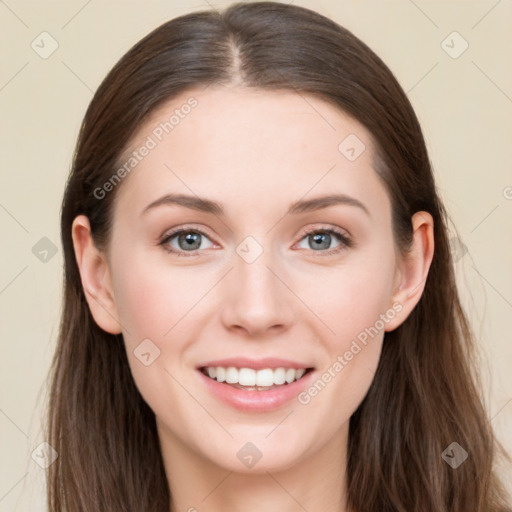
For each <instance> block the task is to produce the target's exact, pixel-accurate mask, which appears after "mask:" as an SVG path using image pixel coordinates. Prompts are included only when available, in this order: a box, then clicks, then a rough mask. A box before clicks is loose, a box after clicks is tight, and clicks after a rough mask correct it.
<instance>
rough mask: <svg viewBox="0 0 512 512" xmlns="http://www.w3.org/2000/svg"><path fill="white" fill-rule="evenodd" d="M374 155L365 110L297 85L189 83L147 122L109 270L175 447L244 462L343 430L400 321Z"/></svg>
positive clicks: (288, 462) (322, 442)
mask: <svg viewBox="0 0 512 512" xmlns="http://www.w3.org/2000/svg"><path fill="white" fill-rule="evenodd" d="M191 98H193V99H191ZM187 104H188V105H189V106H190V108H186V107H183V106H184V105H187ZM176 109H177V110H178V111H176ZM173 114H174V116H175V117H174V119H171V116H172V115H173ZM166 122H167V123H168V124H165V123H166ZM363 144H364V146H363ZM143 146H145V147H146V148H148V149H147V151H146V150H142V149H141V148H142V147H143ZM134 151H136V152H137V154H136V155H135V156H134V153H133V152H134ZM130 155H131V157H132V158H135V159H136V160H132V161H131V164H133V166H131V165H130V162H129V158H130ZM373 155H374V148H373V146H372V141H371V139H370V135H369V133H368V132H367V131H366V130H365V129H364V128H363V127H362V126H361V125H360V124H359V123H358V122H356V121H354V120H353V119H351V118H349V117H347V116H346V115H344V114H343V113H342V112H340V111H339V110H337V109H336V108H335V107H333V106H331V105H329V104H328V103H325V102H323V101H321V100H319V99H315V98H314V97H312V96H301V95H298V94H295V93H293V92H289V91H285V92H278V91H272V92H267V91H260V90H254V89H252V90H248V89H242V88H228V87H224V88H221V87H209V88H207V89H206V90H203V91H201V90H194V91H189V92H187V93H184V94H182V95H181V96H179V97H177V98H174V99H173V100H172V101H169V102H168V103H166V104H165V105H164V106H162V107H161V108H159V109H158V110H157V111H155V112H154V113H153V114H152V115H151V117H150V118H149V119H148V120H147V121H146V122H145V124H144V125H143V126H142V127H141V128H140V130H139V131H138V133H137V135H136V136H135V137H134V139H133V141H132V143H131V144H130V148H129V149H128V150H127V153H126V154H125V155H124V156H123V159H122V160H123V162H127V166H126V167H125V170H127V169H130V171H129V172H126V173H121V175H123V174H125V176H124V178H123V181H122V183H121V184H119V185H116V186H118V187H119V190H118V191H116V192H117V196H116V201H115V208H114V224H113V231H112V239H111V243H110V245H109V248H108V253H107V261H108V275H109V280H110V283H111V289H112V296H113V302H114V305H115V312H114V313H113V314H114V315H115V316H116V318H117V319H118V321H119V324H120V325H121V327H120V331H122V334H123V337H124V340H125V344H126V351H127V354H128V359H129V363H130V367H131V371H132V373H133V377H134V379H135V382H136V384H137V387H138V388H139V390H140V392H141V394H142V395H143V397H144V399H145V400H146V401H147V403H148V404H149V406H150V407H151V408H152V410H153V411H154V413H155V415H156V418H157V424H158V430H159V435H160V437H161V439H162V442H163V444H164V445H165V446H167V447H168V449H170V450H172V449H174V451H175V452H176V453H177V452H178V451H180V452H183V453H184V452H187V453H189V454H190V453H192V454H193V455H194V457H198V458H200V459H201V460H204V461H206V462H207V463H209V464H214V465H216V466H220V467H222V468H226V469H228V470H232V471H239V472H240V471H251V469H250V467H249V466H250V463H249V462H247V463H246V462H245V461H248V460H249V458H250V456H254V455H255V454H257V453H258V452H259V453H260V454H261V455H262V457H261V460H259V461H258V463H257V465H256V466H255V469H257V470H261V471H263V470H267V471H276V470H280V469H284V468H287V467H290V466H292V465H296V464H300V463H301V462H304V461H305V460H307V459H308V458H311V457H314V455H315V454H317V453H320V452H322V451H323V450H326V449H327V448H328V447H331V448H332V447H333V446H337V444H336V443H338V441H337V440H339V439H343V433H345V434H346V432H347V429H348V421H349V419H350V416H351V415H352V414H353V412H354V411H355V410H356V409H357V407H358V405H359V404H360V403H361V401H362V400H363V398H364V396H365V395H366V393H367V391H368V388H369V386H370V384H371V382H372V379H373V376H374V373H375V371H376V367H377V364H378V361H379V355H380V352H381V346H382V341H383V336H384V332H385V331H386V330H392V329H394V328H395V327H396V326H397V325H398V324H399V323H401V322H402V321H403V316H401V314H400V309H401V307H402V306H401V304H400V303H399V302H397V295H396V290H397V288H398V285H399V284H400V267H399V256H398V254H399V253H398V251H397V249H396V247H395V244H394V240H393V234H392V224H391V205H390V200H389V197H388V194H387V192H386V190H385V188H384V185H383V184H382V182H381V181H380V179H379V177H378V175H377V174H376V172H375V171H374V170H373V168H372V163H373ZM107 188H108V187H107ZM106 193H112V192H110V191H107V192H106ZM171 195H172V196H173V197H174V198H176V197H177V196H182V198H181V199H182V200H181V202H180V201H178V202H173V201H172V200H171ZM334 195H337V196H338V198H337V199H332V197H331V200H330V201H328V200H325V201H321V200H319V199H320V198H325V197H327V196H334ZM185 196H186V197H185ZM187 198H188V199H187ZM207 201H208V202H207ZM180 203H181V204H180ZM179 230H181V231H179ZM228 367H230V369H229V370H225V369H226V368H228ZM208 368H209V370H208ZM219 368H221V369H219ZM233 368H235V370H234V369H233ZM241 368H244V369H245V370H242V371H237V370H239V369H241ZM278 368H280V369H278ZM269 369H271V370H275V371H269ZM293 369H297V370H300V371H299V372H298V373H297V372H294V371H293ZM262 370H264V371H262ZM208 372H210V373H211V375H212V376H213V377H214V378H211V377H210V376H207V375H205V373H208ZM224 374H225V375H224ZM217 378H218V379H219V380H223V379H225V378H227V379H228V381H232V382H230V383H226V382H223V383H220V382H218V381H217V380H216V379H217ZM246 379H247V380H246ZM255 379H257V380H255ZM268 379H270V380H268ZM286 379H288V380H289V381H290V382H288V381H286ZM293 379H296V380H295V381H293ZM297 379H298V380H297ZM283 380H284V381H285V383H282V382H283ZM237 381H238V382H239V385H238V386H237V385H236V382H237ZM292 381H293V382H292ZM240 382H241V383H242V384H243V383H245V387H243V388H242V389H240ZM270 383H272V384H273V386H274V387H273V388H271V389H266V388H264V389H255V388H254V386H255V385H256V384H259V385H260V386H261V387H263V386H268V385H269V384H270ZM276 383H277V384H276ZM247 443H252V445H249V444H247ZM240 450H242V451H241V452H240ZM244 450H245V451H244Z"/></svg>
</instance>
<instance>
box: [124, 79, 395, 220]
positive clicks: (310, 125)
mask: <svg viewBox="0 0 512 512" xmlns="http://www.w3.org/2000/svg"><path fill="white" fill-rule="evenodd" d="M144 147H146V148H149V149H146V150H144V151H142V149H143V148H144ZM134 152H135V153H138V154H137V157H135V156H134ZM141 153H144V156H141ZM373 154H374V151H373V143H372V140H371V136H370V134H369V132H368V131H367V130H366V129H365V128H364V127H363V126H362V125H361V124H360V123H359V122H357V121H356V120H354V119H352V118H351V117H349V116H348V115H346V114H345V113H344V112H342V111H341V110H340V109H338V108H336V107H335V106H333V105H331V104H329V103H327V102H326V101H324V100H322V99H319V98H317V97H314V96H312V95H307V94H302V93H301V94H299V93H296V92H293V91H265V90H260V89H249V88H241V87H232V86H226V87H222V86H215V87H214V86H210V87H207V88H206V89H204V88H203V89H195V90H190V91H186V92H184V93H182V94H180V95H179V96H177V97H175V98H173V99H172V100H169V101H167V102H165V103H164V104H162V105H161V106H160V107H159V108H158V109H156V110H155V111H154V112H152V113H151V115H150V116H149V117H148V118H147V119H146V120H145V122H144V124H143V125H142V126H141V127H140V128H139V130H138V131H137V133H136V134H135V136H134V137H133V139H132V141H131V143H130V145H129V147H128V148H127V150H126V152H125V153H124V155H123V156H122V157H121V159H120V164H123V162H124V164H126V163H127V162H128V161H131V163H133V164H134V165H133V167H132V166H131V165H127V166H126V165H125V167H126V169H127V170H128V171H129V172H127V173H126V176H127V177H126V178H125V179H124V182H123V183H122V185H123V186H122V187H121V190H119V191H118V192H119V196H120V197H119V198H118V201H123V198H124V199H127V200H129V203H130V204H131V205H132V206H133V207H137V208H139V209H142V208H143V207H144V203H146V204H147V203H149V202H151V201H152V200H155V199H156V198H157V195H159V194H160V195H161V194H163V193H164V192H175V193H187V194H196V195H199V196H201V197H208V198H212V199H215V200H217V201H219V202H228V201H231V202H233V201H243V202H244V203H245V205H246V206H247V207H250V206H254V207H258V206H259V208H260V210H261V208H262V206H263V202H264V201H265V202H266V203H267V205H269V203H272V201H274V200H275V201H279V202H283V201H284V202H288V203H291V202H293V201H294V200H297V199H299V198H301V197H303V196H305V195H308V194H309V195H311V196H313V195H319V194H322V193H326V192H330V193H332V192H334V191H337V192H339V193H349V194H352V195H359V199H361V200H363V199H366V201H369V202H375V201H376V200H378V197H377V196H381V197H380V200H382V199H384V200H386V198H385V197H384V198H383V197H382V194H383V192H384V190H383V188H382V184H381V183H380V180H379V179H378V177H377V175H376V173H375V171H374V170H373V168H372V165H373ZM135 160H136V161H135Z"/></svg>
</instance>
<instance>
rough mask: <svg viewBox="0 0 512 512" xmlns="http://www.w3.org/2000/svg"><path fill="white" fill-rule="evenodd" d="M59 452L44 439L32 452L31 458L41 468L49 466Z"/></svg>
mask: <svg viewBox="0 0 512 512" xmlns="http://www.w3.org/2000/svg"><path fill="white" fill-rule="evenodd" d="M58 456H59V454H58V453H57V451H56V450H55V449H54V448H53V447H52V446H51V445H49V444H48V443H47V442H46V441H44V442H43V443H41V444H40V445H38V446H37V447H36V449H35V450H34V451H33V452H32V460H33V461H34V462H35V463H36V464H37V465H38V466H41V467H42V468H43V469H47V468H49V467H50V466H51V465H52V464H53V463H54V462H55V461H56V460H57V457H58Z"/></svg>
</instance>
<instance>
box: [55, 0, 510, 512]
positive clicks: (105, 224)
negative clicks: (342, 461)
mask: <svg viewBox="0 0 512 512" xmlns="http://www.w3.org/2000/svg"><path fill="white" fill-rule="evenodd" d="M234 81H236V82H237V83H240V84H241V85H242V86H244V87H253V88H261V89H266V90H277V89H285V90H291V91H297V92H299V93H301V94H312V95H316V96H317V97H319V98H321V99H323V100H325V101H328V102H330V104H332V105H334V106H336V108H338V109H340V110H342V111H344V112H346V113H348V114H349V115H350V116H352V117H353V118H355V119H357V120H358V121H359V122H361V123H362V124H363V125H364V126H365V127H366V128H367V129H368V130H369V132H370V133H371V134H372V135H373V137H374V140H375V143H376V147H377V151H376V158H375V166H374V167H375V171H376V172H377V173H378V175H379V176H380V178H381V179H382V180H383V182H384V184H385V186H386V187H387V190H388V192H389V195H390V198H391V202H392V213H393V233H394V237H395V241H396V244H397V246H398V247H399V248H400V249H401V250H406V249H407V247H408V244H410V242H411V235H412V230H411V216H412V215H413V214H414V213H415V212H416V211H419V210H424V211H427V212H429V213H430V214H431V215H432V217H433V219H434V226H435V230H434V231H435V254H434V258H433V261H432V265H431V268H430V272H429V274H428V278H427V281H426V284H425V289H424V293H423V295H422V298H421V299H420V301H419V303H418V304H417V306H416V307H415V309H414V310H413V311H412V313H411V314H410V316H409V317H408V318H407V319H406V320H405V322H404V323H403V324H402V325H401V326H400V327H399V328H397V329H396V330H395V331H393V332H389V333H386V335H385V338H384V342H383V349H382V355H381V359H380V363H379V366H378V369H377V372H376V375H375V379H374V381H373V383H372V385H371V387H370V389H369V392H368V394H367V396H366V397H365V399H364V400H363V402H362V403H361V404H360V406H359V408H358V409H357V411H356V412H355V413H354V415H353V416H352V418H351V420H350V432H349V455H348V472H347V479H348V480H347V484H348V503H349V506H350V508H351V510H354V511H356V512H361V511H367V510H372V511H379V512H385V511H396V512H398V511H399V512H412V511H416V512H423V511H424V512H427V511H428V512H461V511H467V510H471V511H472V512H484V511H485V512H493V511H494V512H496V511H498V510H503V509H504V507H506V500H507V499H508V496H507V495H506V492H505V490H504V488H503V487H502V484H500V482H499V480H498V478H497V477H496V474H495V472H494V469H493V467H494V466H493V464H494V461H495V459H496V456H495V453H497V451H498V450H501V446H500V445H499V443H498V442H497V441H496V439H495V438H494V435H493V432H492V430H491V427H490V425H489V422H488V421H487V419H486V414H485V409H484V407H483V402H482V399H481V397H480V387H479V386H480V385H479V381H478V379H477V373H476V371H475V368H476V365H475V362H474V358H473V354H474V340H473V336H472V333H471V330H470V327H469V325H468V321H467V319H466V316H465V313H464V311H463V309H462V307H461V303H460V301H459V296H458V293H457V289H456V283H455V279H454V269H453V261H452V257H451V253H450V247H449V242H448V230H447V214H446V212H445V210H444V208H443V205H442V204H441V202H440V199H439V197H438V194H437V192H436V186H435V183H434V179H433V174H432V169H431V165H430V162H429V158H428V154H427V150H426V147H425V142H424V139H423V135H422V131H421V128H420V125H419V123H418V120H417V118H416V115H415V113H414V111H413V109H412V107H411V104H410V102H409V100H408V98H407V96H406V95H405V93H404V91H403V90H402V88H401V87H400V85H399V84H398V82H397V81H396V79H395V77H394V76H393V74H392V73H391V71H390V70H389V69H388V68H387V66H386V65H385V64H384V63H383V62H382V61H381V59H380V58H379V57H378V56H377V55H375V53H373V51H372V50H370V49H369V48H368V47H367V46H366V45H365V44H364V43H363V42H361V41H360V40H359V39H358V38H356V37H355V36H354V35H353V34H352V33H351V32H349V31H348V30H346V29H345V28H343V27H341V26H339V25H338V24H336V23H335V22H334V21H332V20H329V19H328V18H326V17H324V16H322V15H320V14H317V13H315V12H313V11H311V10H308V9H305V8H302V7H297V6H293V5H284V4H280V3H274V2H256V3H240V4H235V5H232V6H230V7H229V8H227V9H225V10H224V11H222V12H220V13H219V12H216V11H213V10H210V11H202V12H196V13H192V14H188V15H184V16H181V17H178V18H175V19H173V20H171V21H169V22H167V23H164V24H163V25H161V26H160V27H158V28H157V29H155V30H154V31H153V32H151V33H150V34H149V35H147V36H146V37H144V38H143V39H142V40H141V41H139V42H138V43H137V44H136V45H135V46H134V47H133V48H132V49H130V50H129V51H128V53H127V54H126V55H124V56H123V57H122V58H121V60H120V61H119V62H118V63H117V64H116V65H115V66H114V68H113V69H112V70H111V71H110V72H109V74H108V75H107V77H106V78H105V79H104V81H103V82H102V84H101V85H100V87H99V88H98V90H97V92H96V94H95V95H94V97H93V99H92V101H91V103H90V105H89V108H88V110H87V112H86V115H85V118H84V120H83V124H82V127H81V130H80V134H79V138H78V142H77V147H76V151H75V154H74V161H73V167H72V170H71V173H70V176H69V180H68V183H67V186H66V191H65V195H64V200H63V205H62V218H61V229H62V233H61V235H62V244H63V250H64V257H65V269H64V297H63V301H64V303H63V311H62V320H61V326H60V337H59V341H58V347H57V350H56V353H55V357H54V361H53V365H52V372H51V379H52V383H51V388H50V400H49V413H48V427H47V428H48V442H49V443H50V444H51V445H52V446H53V448H54V449H55V450H57V452H58V454H59V457H58V459H57V460H56V462H54V463H53V464H52V465H51V466H50V467H49V469H48V505H49V509H50V511H52V512H61V511H68V512H78V511H87V512H92V511H96V510H97V511H100V510H101V511H102V512H114V511H115V512H119V511H121V510H126V511H127V510H136V511H137V512H150V511H151V512H159V511H161V512H164V511H165V512H169V510H170V503H171V496H170V494H169V489H168V483H167V480H166V476H165V471H164V466H163V461H162V456H161V453H160V446H159V439H158V436H157V430H156V425H155V417H154V414H153V412H152V411H151V409H150V408H149V406H148V405H147V404H146V403H145V401H144V400H143V399H142V397H141V395H140V393H139V392H138V390H137V388H136V386H135V384H134V381H133V378H132V375H131V372H130V368H129V365H128V360H127V356H126V353H125V348H124V344H123V339H122V336H121V335H111V334H108V333H106V332H104V331H103V330H102V329H100V328H99V327H98V326H97V325H96V324H95V322H94V320H93V318H92V316H91V313H90V311H89V308H88V306H87V302H86V300H85V296H84V291H83V289H82V285H81V281H80V276H79V272H78V268H77V265H76V261H75V255H74V250H73V244H72V239H71V225H72V222H73V219H74V218H75V217H76V216H77V215H79V214H84V215H86V216H87V217H88V218H89V220H90V223H91V229H92V234H93V237H94V240H95V243H96V245H97V246H98V247H99V248H105V247H106V246H107V244H108V242H109V235H110V230H111V223H112V215H111V214H112V205H113V201H114V199H115V196H116V190H117V189H118V188H119V187H116V189H114V190H113V191H112V192H110V193H109V194H106V196H105V197H104V198H102V199H101V200H99V199H98V197H97V194H96V195H95V193H94V191H95V190H97V189H98V188H101V187H102V186H103V185H104V183H105V182H106V181H107V180H108V179H109V178H110V177H111V176H112V175H113V173H114V172H115V170H116V169H117V167H116V166H117V165H118V163H119V158H120V155H121V154H122V153H123V151H124V150H125V149H126V147H127V144H128V143H129V141H130V139H131V137H132V136H133V135H134V133H136V131H137V129H138V128H139V127H140V125H141V123H142V121H143V120H144V119H145V118H146V117H147V116H148V114H149V113H151V112H152V111H154V109H155V108H156V107H157V106H159V105H160V104H161V103H162V102H165V101H168V100H169V99H171V98H173V97H175V96H177V95H178V94H180V93H182V92H183V91H186V90H187V89H191V88H193V87H197V86H202V85H205V86H206V85H208V84H212V83H213V84H220V83H225V84H228V83H232V82H234ZM135 172H136V171H135ZM120 186H122V184H121V185H120ZM452 442H457V443H458V444H459V445H460V446H461V447H463V448H464V449H465V450H466V451H467V452H468V454H469V456H468V458H467V460H466V461H465V462H464V463H462V464H461V465H460V466H459V467H457V468H456V469H455V468H453V467H451V466H450V465H449V464H447V463H446V462H445V460H443V457H442V454H443V452H444V451H445V449H446V448H447V447H449V446H450V445H451V443H452ZM340 470H341V468H340Z"/></svg>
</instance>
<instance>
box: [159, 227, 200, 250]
mask: <svg viewBox="0 0 512 512" xmlns="http://www.w3.org/2000/svg"><path fill="white" fill-rule="evenodd" d="M205 239H207V240H209V238H208V236H207V235H206V233H204V232H203V231H201V230H200V229H195V228H194V229H190V228H189V229H187V228H180V229H176V230H174V231H172V232H171V233H168V234H166V235H165V236H164V238H163V239H162V240H161V242H160V245H161V246H163V247H164V249H165V250H167V251H168V252H172V253H175V254H177V255H178V256H194V255H195V254H194V252H195V251H199V250H201V249H207V248H208V247H205V245H204V244H203V242H204V240H205ZM186 253H192V254H186Z"/></svg>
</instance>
